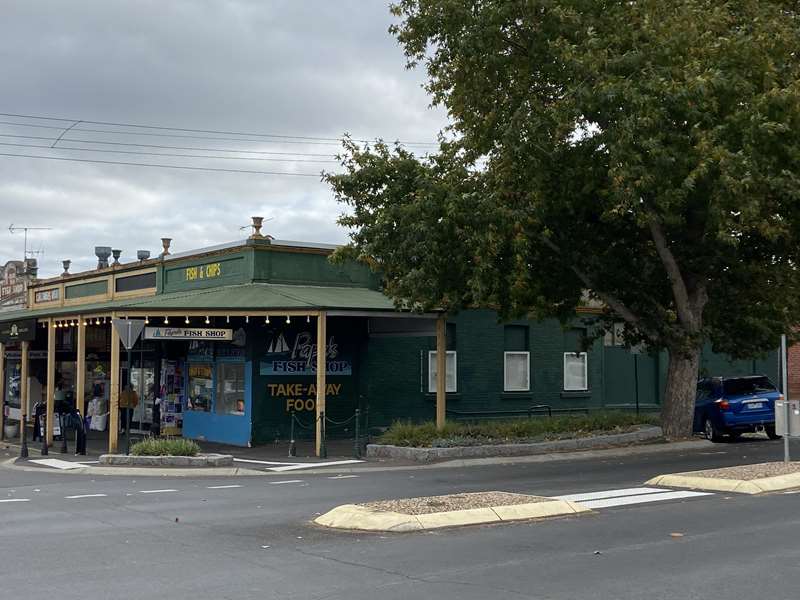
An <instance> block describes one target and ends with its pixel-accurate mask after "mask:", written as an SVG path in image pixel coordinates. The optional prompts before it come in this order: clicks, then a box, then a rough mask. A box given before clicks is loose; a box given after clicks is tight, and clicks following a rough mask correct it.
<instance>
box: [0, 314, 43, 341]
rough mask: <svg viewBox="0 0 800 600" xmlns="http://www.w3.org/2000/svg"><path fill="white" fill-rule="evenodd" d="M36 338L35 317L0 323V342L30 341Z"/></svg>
mask: <svg viewBox="0 0 800 600" xmlns="http://www.w3.org/2000/svg"><path fill="white" fill-rule="evenodd" d="M35 339H36V319H24V320H22V321H9V322H8V323H3V324H0V343H3V344H14V343H16V342H32V341H33V340H35Z"/></svg>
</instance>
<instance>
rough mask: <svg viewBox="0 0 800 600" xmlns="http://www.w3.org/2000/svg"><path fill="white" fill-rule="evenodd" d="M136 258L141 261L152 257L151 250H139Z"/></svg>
mask: <svg viewBox="0 0 800 600" xmlns="http://www.w3.org/2000/svg"><path fill="white" fill-rule="evenodd" d="M136 258H137V259H138V260H139V262H142V261H145V260H147V259H148V258H150V250H137V251H136Z"/></svg>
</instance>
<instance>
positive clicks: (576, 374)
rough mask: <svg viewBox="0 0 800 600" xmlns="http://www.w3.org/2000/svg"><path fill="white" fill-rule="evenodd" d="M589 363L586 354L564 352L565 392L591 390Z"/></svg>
mask: <svg viewBox="0 0 800 600" xmlns="http://www.w3.org/2000/svg"><path fill="white" fill-rule="evenodd" d="M588 362H589V359H588V357H587V355H586V352H564V391H566V392H570V391H576V392H577V391H586V390H588V389H589V370H588Z"/></svg>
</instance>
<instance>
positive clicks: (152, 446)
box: [131, 437, 200, 456]
mask: <svg viewBox="0 0 800 600" xmlns="http://www.w3.org/2000/svg"><path fill="white" fill-rule="evenodd" d="M198 452H200V446H199V445H198V444H197V442H195V441H193V440H186V439H183V438H170V437H167V438H155V437H147V438H144V439H143V440H141V441H140V442H136V443H135V444H134V445H133V446H131V454H133V455H134V456H196V455H197V453H198Z"/></svg>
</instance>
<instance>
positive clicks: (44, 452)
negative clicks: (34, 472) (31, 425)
mask: <svg viewBox="0 0 800 600" xmlns="http://www.w3.org/2000/svg"><path fill="white" fill-rule="evenodd" d="M40 454H41V455H42V456H47V455H48V454H49V451H48V448H47V434H44V435H43V436H42V450H41V452H40Z"/></svg>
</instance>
